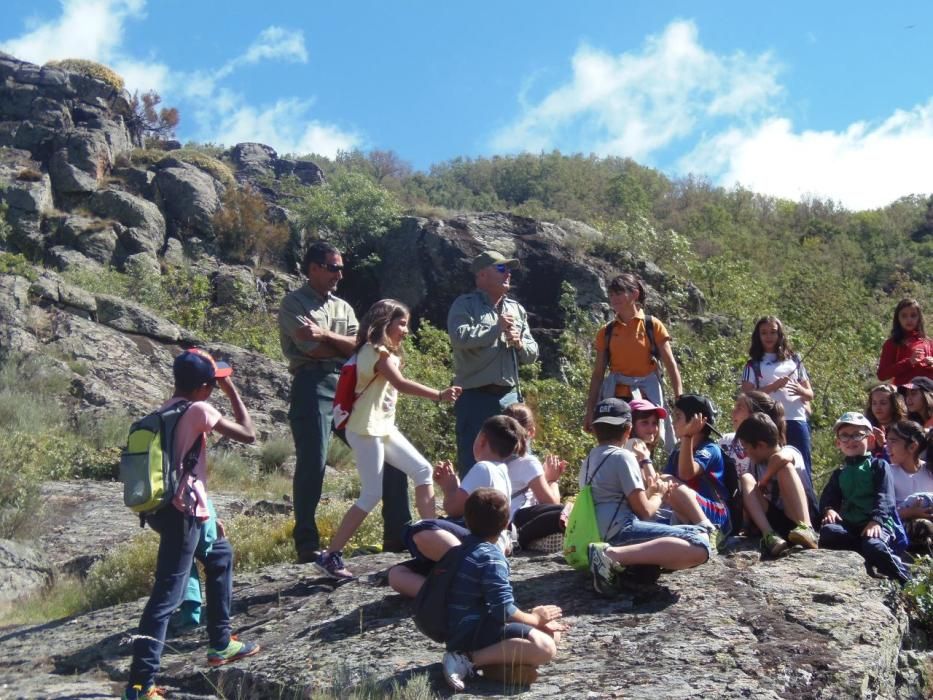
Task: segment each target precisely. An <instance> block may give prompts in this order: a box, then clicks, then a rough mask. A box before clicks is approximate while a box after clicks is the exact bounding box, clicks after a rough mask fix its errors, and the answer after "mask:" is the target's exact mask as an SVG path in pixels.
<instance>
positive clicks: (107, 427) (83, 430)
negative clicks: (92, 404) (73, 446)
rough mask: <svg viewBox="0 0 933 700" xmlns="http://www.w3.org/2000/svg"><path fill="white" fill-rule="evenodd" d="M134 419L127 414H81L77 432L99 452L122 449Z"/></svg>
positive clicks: (76, 428) (77, 422)
mask: <svg viewBox="0 0 933 700" xmlns="http://www.w3.org/2000/svg"><path fill="white" fill-rule="evenodd" d="M132 422H133V419H132V418H130V417H129V416H128V415H126V414H125V413H122V412H119V411H112V412H109V413H104V414H100V413H79V414H78V416H77V418H76V420H75V432H76V433H77V434H78V435H79V436H81V437H82V438H84V440H85V441H87V443H88V444H89V445H90V446H91V447H93V448H94V449H97V450H109V449H113V448H122V447H123V446H124V445H125V444H126V436H127V433H128V432H129V429H130V423H132Z"/></svg>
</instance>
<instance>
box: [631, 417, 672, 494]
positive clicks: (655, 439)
mask: <svg viewBox="0 0 933 700" xmlns="http://www.w3.org/2000/svg"><path fill="white" fill-rule="evenodd" d="M628 405H629V408H631V409H632V436H631V437H630V438H629V439H628V440H627V441H626V442H625V449H627V450H630V451H631V452H633V453H634V454H635V458H636V459H637V460H638V466H639V467H640V468H641V475H642V478H644V480H645V483H646V484H647V483H651V482H652V481H654V479H655V478H656V477H657V472H656V471H655V469H654V455H655V452H656V451H657V448H658V446H659V445H660V444H661V442H662V440H661V425H662V421H663V420H664V419H666V418H667V411H666V410H664V409H663V408H661V407H660V406H655V405H654V404H653V403H651V402H650V401H648V400H647V399H632V400H631V401H629V402H628Z"/></svg>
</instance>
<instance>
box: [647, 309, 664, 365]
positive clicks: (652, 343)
mask: <svg viewBox="0 0 933 700" xmlns="http://www.w3.org/2000/svg"><path fill="white" fill-rule="evenodd" d="M645 334H646V335H647V336H648V346H649V347H650V348H651V357H653V358H654V359H655V360H657V359H658V358H659V357H660V356H661V354H660V352H658V343H657V341H656V340H655V339H654V316H652V315H651V314H645ZM658 366H660V365H658Z"/></svg>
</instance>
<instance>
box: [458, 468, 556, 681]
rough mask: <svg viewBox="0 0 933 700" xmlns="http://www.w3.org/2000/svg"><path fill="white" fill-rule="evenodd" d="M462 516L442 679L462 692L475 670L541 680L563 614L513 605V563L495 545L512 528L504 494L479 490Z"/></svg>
mask: <svg viewBox="0 0 933 700" xmlns="http://www.w3.org/2000/svg"><path fill="white" fill-rule="evenodd" d="M472 471H473V470H472V469H471V470H470V472H469V473H472ZM468 476H469V474H468ZM464 517H465V519H466V525H467V527H468V528H469V533H468V534H467V535H465V536H464V538H463V546H464V547H466V548H467V550H468V552H467V554H466V555H465V557H464V558H463V560H462V561H461V563H460V568H459V570H458V572H457V575H456V577H455V578H454V580H453V583H452V584H451V587H450V591H449V592H448V594H447V606H448V608H447V630H448V637H447V652H446V653H445V654H444V661H443V665H444V678H445V679H446V680H447V683H448V684H449V685H450V687H451V688H453V689H454V690H458V691H459V690H463V688H464V682H465V681H466V679H467V678H469V677H470V676H471V675H473V672H474V669H481V670H482V671H483V675H484V677H486V678H490V679H491V678H497V677H508V678H510V679H512V681H513V682H517V683H521V684H529V683H531V682H532V681H534V679H535V678H537V668H538V666H541V665H543V664H546V663H548V662H549V661H551V660H552V659H553V658H554V656H555V655H556V654H557V640H558V637H559V633H560V631H561V630H562V629H563V626H562V625H561V624H560V623H558V622H556V620H557V619H558V618H560V616H561V610H560V608H559V607H557V606H556V605H539V606H538V607H536V608H533V609H532V610H531V612H530V613H526V612H522V611H521V610H519V609H518V607H517V606H516V605H515V600H514V598H513V595H512V585H511V584H510V583H509V564H508V562H507V561H506V559H505V556H504V555H503V554H502V550H501V549H500V548H499V547H497V546H496V540H497V539H498V538H499V535H500V534H501V533H502V531H503V530H504V529H505V528H506V527H507V526H508V524H509V500H508V498H507V497H506V495H505V494H503V493H502V492H501V491H498V490H496V489H492V488H479V489H476V490H475V491H473V493H471V494H470V496H469V498H467V500H466V503H465V505H464Z"/></svg>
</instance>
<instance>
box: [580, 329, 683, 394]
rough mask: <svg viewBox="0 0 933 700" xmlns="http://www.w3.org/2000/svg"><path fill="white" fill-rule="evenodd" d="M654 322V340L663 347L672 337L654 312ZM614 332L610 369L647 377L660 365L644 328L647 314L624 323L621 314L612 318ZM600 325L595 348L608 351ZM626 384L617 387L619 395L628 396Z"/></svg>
mask: <svg viewBox="0 0 933 700" xmlns="http://www.w3.org/2000/svg"><path fill="white" fill-rule="evenodd" d="M651 322H652V325H653V326H654V342H655V344H656V345H657V346H658V347H659V348H660V347H661V346H662V345H664V343H666V342H668V341H669V340H670V339H671V336H670V333H668V331H667V328H665V327H664V324H663V323H661V321H659V320H658V319H657V318H655V317H654V316H652V317H651ZM612 324H613V326H612V336H611V338H610V340H609V371H610V372H617V373H619V374H624V375H626V376H629V377H645V376H647V375H649V374H651V373H652V372H654V371H655V370H656V369H657V368H658V363H657V362H656V361H655V359H654V358H653V357H652V356H651V343H650V342H649V340H648V333H647V331H646V330H645V315H644V314H643V313H642V312H638V315H637V316H635V317H634V318H633V319H631V320H630V321H629V322H628V323H625V322H624V321H622V319H620V318H619V317H618V316H617V317H616V318H615V319H613V321H612ZM607 327H608V325H606V326H603V327H602V328H600V329H599V332H598V333H597V334H596V341H595V346H596V352H597V353H600V354H602V353H605V352H606V328H607ZM629 394H630V392H629V390H628V388H627V387H625V386H624V385H622V384H619V385H618V387H617V389H616V395H617V396H623V397H624V396H628V395H629Z"/></svg>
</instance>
